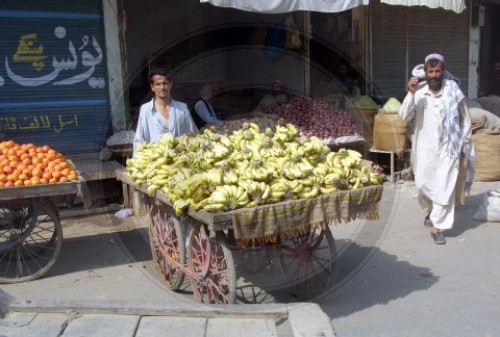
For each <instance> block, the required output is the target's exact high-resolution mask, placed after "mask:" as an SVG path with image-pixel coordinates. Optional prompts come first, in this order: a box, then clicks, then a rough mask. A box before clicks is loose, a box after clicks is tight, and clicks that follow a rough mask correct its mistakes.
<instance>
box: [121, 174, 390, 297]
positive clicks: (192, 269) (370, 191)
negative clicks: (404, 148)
mask: <svg viewBox="0 0 500 337" xmlns="http://www.w3.org/2000/svg"><path fill="white" fill-rule="evenodd" d="M116 177H117V179H118V180H120V181H122V183H123V184H124V187H125V186H126V187H127V188H131V189H133V190H136V191H139V193H141V196H142V197H144V200H145V203H146V209H147V214H148V218H149V239H150V246H151V252H152V257H153V261H154V264H155V266H156V268H157V270H158V272H159V274H160V276H161V279H162V280H163V281H164V283H165V284H166V285H167V286H168V287H169V288H170V289H171V290H174V291H176V290H179V289H180V288H181V285H182V284H183V282H184V278H185V277H188V279H189V282H190V285H191V287H192V290H193V293H194V296H195V298H196V299H197V300H198V301H200V302H202V303H212V304H232V303H235V301H236V288H237V287H236V280H237V275H236V268H235V260H236V261H238V260H239V259H240V258H241V257H243V256H244V257H245V260H244V264H243V267H244V268H245V269H247V270H250V271H259V270H260V269H261V268H262V267H263V266H264V265H265V263H266V259H267V258H268V253H269V251H272V252H273V254H276V255H275V256H277V257H278V260H279V264H280V267H281V271H282V272H283V275H284V277H285V279H286V280H287V282H288V284H289V286H290V287H291V288H292V289H293V292H294V293H295V294H296V295H297V297H298V298H300V299H302V300H311V301H315V300H319V299H321V298H323V297H324V296H326V295H327V294H328V293H329V289H331V288H332V287H333V285H334V284H335V273H336V259H337V257H336V250H335V242H334V238H333V235H332V233H331V231H330V229H329V226H328V224H329V223H330V222H331V221H338V222H349V221H351V220H354V219H356V218H364V219H369V220H373V219H377V218H378V202H379V201H380V199H381V196H382V191H383V187H382V186H381V185H376V186H367V187H363V188H359V189H355V190H349V191H341V192H337V193H333V194H328V195H320V196H318V197H315V198H311V199H300V200H292V201H284V202H281V203H276V204H269V205H261V206H257V207H253V208H242V209H236V210H233V211H228V212H219V213H211V212H206V211H203V210H198V211H195V210H192V209H190V208H189V209H188V212H187V214H186V215H182V216H178V215H176V214H175V213H174V211H173V208H172V206H171V203H170V202H169V200H168V198H167V197H166V196H165V194H164V193H162V192H161V191H156V192H155V193H154V194H153V195H149V194H148V192H147V186H138V185H136V184H135V183H134V182H133V181H132V180H131V179H130V178H129V177H128V176H127V174H126V173H125V172H124V171H117V172H116ZM238 266H240V264H239V263H238Z"/></svg>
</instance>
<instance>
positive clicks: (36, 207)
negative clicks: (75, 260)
mask: <svg viewBox="0 0 500 337" xmlns="http://www.w3.org/2000/svg"><path fill="white" fill-rule="evenodd" d="M77 184H78V183H77V182H72V181H71V182H64V183H58V184H44V185H31V186H21V187H4V188H2V189H1V193H0V283H16V282H23V281H30V280H34V279H36V278H39V277H41V276H42V275H44V274H45V273H47V272H48V271H49V270H50V269H51V268H52V266H53V265H54V263H55V262H56V260H57V258H58V256H59V252H60V250H61V244H62V239H63V233H62V227H61V223H60V217H59V212H58V209H57V207H56V206H55V204H54V202H53V201H52V199H51V197H54V196H61V195H70V194H77V190H78V188H77Z"/></svg>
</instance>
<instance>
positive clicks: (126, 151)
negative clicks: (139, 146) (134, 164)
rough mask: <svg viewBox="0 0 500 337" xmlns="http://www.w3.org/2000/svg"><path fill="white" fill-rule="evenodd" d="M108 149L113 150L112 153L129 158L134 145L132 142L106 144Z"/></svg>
mask: <svg viewBox="0 0 500 337" xmlns="http://www.w3.org/2000/svg"><path fill="white" fill-rule="evenodd" d="M108 149H109V150H110V151H111V152H113V154H115V155H117V156H119V157H122V158H131V157H132V154H133V152H134V146H133V145H132V144H119V145H108Z"/></svg>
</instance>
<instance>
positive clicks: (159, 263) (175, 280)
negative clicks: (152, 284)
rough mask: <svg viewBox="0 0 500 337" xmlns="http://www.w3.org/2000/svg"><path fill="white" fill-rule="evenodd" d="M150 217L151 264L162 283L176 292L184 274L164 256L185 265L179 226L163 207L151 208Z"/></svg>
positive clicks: (182, 240)
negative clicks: (160, 277)
mask: <svg viewBox="0 0 500 337" xmlns="http://www.w3.org/2000/svg"><path fill="white" fill-rule="evenodd" d="M150 217H151V218H150V226H149V243H150V246H151V253H152V255H153V262H154V264H155V266H156V269H157V270H158V272H159V273H160V275H161V276H162V281H164V282H165V283H166V285H167V286H168V287H169V288H170V289H172V290H174V291H175V290H178V289H179V288H180V287H181V285H182V283H183V282H184V273H183V272H182V271H181V270H180V268H179V267H178V266H175V265H174V264H173V263H172V262H170V261H169V260H168V258H165V256H169V257H170V258H173V259H175V260H176V261H177V262H179V263H180V264H181V265H185V263H186V252H185V248H184V236H183V234H182V228H181V225H180V223H179V220H177V218H175V217H173V216H171V215H169V213H168V209H167V208H166V207H164V206H156V205H155V206H153V207H152V208H151V212H150Z"/></svg>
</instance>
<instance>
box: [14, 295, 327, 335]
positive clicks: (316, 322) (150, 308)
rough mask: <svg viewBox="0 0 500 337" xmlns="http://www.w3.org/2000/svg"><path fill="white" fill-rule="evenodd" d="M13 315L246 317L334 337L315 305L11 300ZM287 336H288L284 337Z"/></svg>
mask: <svg viewBox="0 0 500 337" xmlns="http://www.w3.org/2000/svg"><path fill="white" fill-rule="evenodd" d="M10 312H11V313H14V312H17V313H53V314H66V315H69V314H83V315H85V314H90V315H92V314H114V315H138V316H156V317H160V316H163V317H169V316H170V317H175V316H177V317H203V318H207V319H210V318H227V319H234V318H235V319H238V318H246V319H248V318H250V319H263V320H270V319H271V320H275V321H276V322H282V324H285V325H286V326H287V328H284V329H286V330H288V331H290V333H291V336H293V337H336V335H335V332H334V329H333V326H332V324H331V321H330V318H329V317H328V316H327V315H326V314H325V313H324V312H323V311H322V309H321V307H320V306H319V305H318V304H316V303H308V302H304V303H294V304H251V305H229V306H227V305H204V304H199V305H189V304H185V305H179V304H169V303H165V304H160V305H158V304H145V303H132V302H121V301H113V302H110V301H106V302H100V301H56V300H44V301H30V300H14V301H13V302H12V303H11V305H10ZM287 336H288V334H287Z"/></svg>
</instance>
